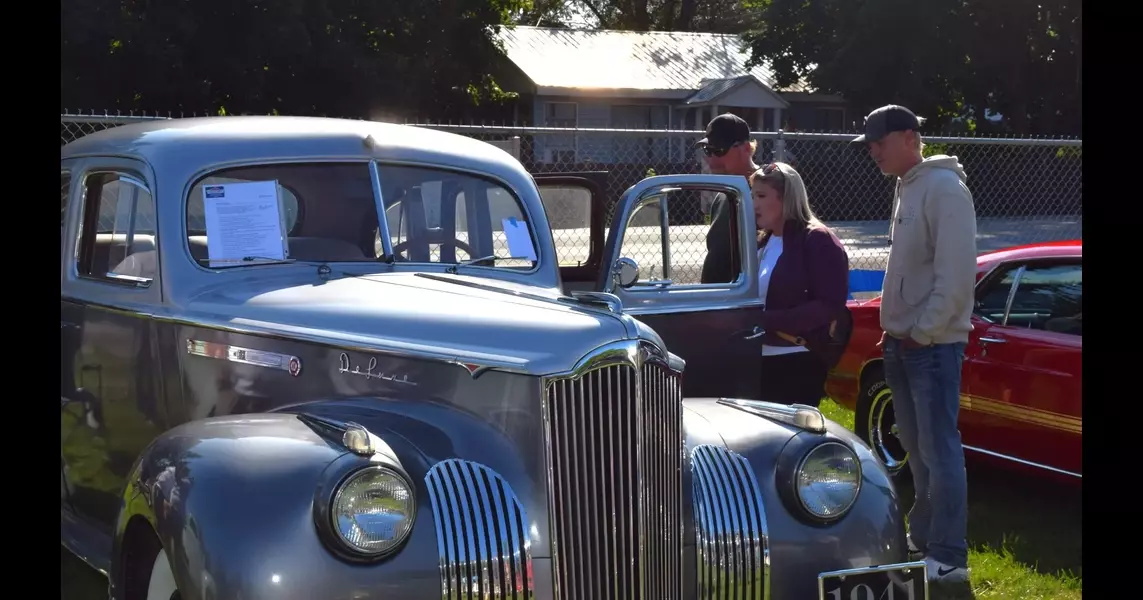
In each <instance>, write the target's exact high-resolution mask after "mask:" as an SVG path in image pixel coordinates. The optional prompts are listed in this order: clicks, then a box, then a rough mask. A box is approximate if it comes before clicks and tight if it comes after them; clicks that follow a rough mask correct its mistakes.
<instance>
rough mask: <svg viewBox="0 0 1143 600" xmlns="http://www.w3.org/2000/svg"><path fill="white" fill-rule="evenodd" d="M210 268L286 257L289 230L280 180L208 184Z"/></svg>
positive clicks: (205, 190) (204, 201)
mask: <svg viewBox="0 0 1143 600" xmlns="http://www.w3.org/2000/svg"><path fill="white" fill-rule="evenodd" d="M202 195H203V198H202V204H203V209H204V212H205V216H206V234H207V237H206V248H207V254H208V256H209V257H210V266H212V267H218V266H228V265H231V266H232V265H235V264H241V261H242V260H243V259H245V258H248V257H249V258H251V259H272V260H282V259H285V258H286V255H287V252H288V248H287V247H286V230H285V229H286V227H285V220H284V219H283V216H282V203H281V198H280V196H279V194H278V182H277V181H251V182H249V183H226V184H218V185H207V186H203V188H202Z"/></svg>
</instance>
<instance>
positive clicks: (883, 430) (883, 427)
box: [854, 367, 910, 481]
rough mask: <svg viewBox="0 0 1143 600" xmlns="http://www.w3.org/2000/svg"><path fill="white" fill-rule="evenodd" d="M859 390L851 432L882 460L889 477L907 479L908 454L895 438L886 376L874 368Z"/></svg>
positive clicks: (895, 427) (895, 424) (891, 398)
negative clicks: (853, 431)
mask: <svg viewBox="0 0 1143 600" xmlns="http://www.w3.org/2000/svg"><path fill="white" fill-rule="evenodd" d="M874 369H876V370H875V371H871V372H870V373H869V374H868V375H867V376H866V377H863V378H862V379H863V380H864V381H863V383H862V386H861V394H860V395H859V396H858V398H857V412H856V414H855V415H854V429H856V430H857V435H858V436H859V437H860V438H861V439H863V440H865V443H866V444H869V447H870V448H872V449H873V454H874V455H876V456H877V458H878V459H880V460H881V463H882V464H884V465H885V468H886V469H887V470H888V471H889V474H890V475H892V476H893V478H894V479H897V480H899V481H900V480H907V479H908V478H909V477H910V472H909V467H908V462H909V453H908V452H906V451H905V448H904V446H902V445H901V440H900V438H899V437H898V436H897V418H896V414H895V413H894V412H893V391H892V390H890V389H889V386H888V385H887V384H886V383H885V376H884V375H883V374H882V371H881V369H880V368H878V367H874Z"/></svg>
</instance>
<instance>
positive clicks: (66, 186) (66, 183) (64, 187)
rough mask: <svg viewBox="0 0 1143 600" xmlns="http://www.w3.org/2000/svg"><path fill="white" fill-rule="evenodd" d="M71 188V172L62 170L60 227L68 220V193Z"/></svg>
mask: <svg viewBox="0 0 1143 600" xmlns="http://www.w3.org/2000/svg"><path fill="white" fill-rule="evenodd" d="M70 189H71V173H68V172H67V171H61V172H60V227H61V228H62V227H63V226H64V221H66V220H67V193H68V190H70Z"/></svg>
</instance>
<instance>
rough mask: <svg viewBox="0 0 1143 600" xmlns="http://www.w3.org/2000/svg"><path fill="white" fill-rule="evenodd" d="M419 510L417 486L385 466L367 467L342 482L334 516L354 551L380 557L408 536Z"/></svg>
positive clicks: (343, 538)
mask: <svg viewBox="0 0 1143 600" xmlns="http://www.w3.org/2000/svg"><path fill="white" fill-rule="evenodd" d="M415 510H416V500H415V499H414V498H413V489H412V486H411V485H410V484H409V482H408V481H407V480H406V479H405V478H404V477H402V476H401V475H398V474H397V473H395V472H393V471H391V470H389V469H386V468H383V467H366V468H364V469H361V470H360V471H357V472H355V473H353V474H352V475H350V476H349V477H347V478H346V479H345V481H344V482H342V484H341V486H340V487H339V488H338V490H337V493H336V494H334V496H333V505H332V506H331V507H330V518H331V519H332V520H333V530H334V531H335V532H337V535H338V536H339V537H340V538H341V541H342V542H344V543H345V545H346V546H348V547H349V549H350V550H353V551H355V552H357V553H359V554H364V555H367V556H379V555H382V554H385V553H386V552H389V551H390V550H392V549H394V548H396V547H397V546H399V545H400V544H401V542H403V541H404V540H405V538H406V537H408V535H409V532H410V531H411V530H412V528H413V516H414V512H415Z"/></svg>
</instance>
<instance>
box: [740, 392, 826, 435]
mask: <svg viewBox="0 0 1143 600" xmlns="http://www.w3.org/2000/svg"><path fill="white" fill-rule="evenodd" d="M718 403H719V404H723V405H725V406H732V407H734V408H737V409H739V410H743V411H746V412H748V413H751V414H755V415H758V416H760V417H763V418H766V419H770V420H771V421H777V422H779V423H785V424H786V425H793V426H794V427H797V428H799V429H804V430H806V431H809V432H813V433H825V430H826V422H825V416H824V415H822V413H821V411H820V410H818V409H816V408H814V407H812V406H806V405H805V404H789V405H787V404H775V403H773V402H764V401H762V400H744V399H742V398H719V399H718Z"/></svg>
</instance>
